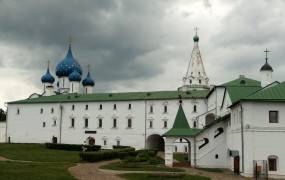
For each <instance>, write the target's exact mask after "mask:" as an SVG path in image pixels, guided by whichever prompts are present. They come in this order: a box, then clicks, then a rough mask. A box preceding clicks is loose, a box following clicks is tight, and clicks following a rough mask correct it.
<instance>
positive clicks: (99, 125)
mask: <svg viewBox="0 0 285 180" xmlns="http://www.w3.org/2000/svg"><path fill="white" fill-rule="evenodd" d="M102 124H103V122H102V119H101V118H100V119H98V127H99V128H102Z"/></svg>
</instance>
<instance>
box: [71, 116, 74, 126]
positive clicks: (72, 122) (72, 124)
mask: <svg viewBox="0 0 285 180" xmlns="http://www.w3.org/2000/svg"><path fill="white" fill-rule="evenodd" d="M70 127H72V128H74V118H72V119H71V123H70Z"/></svg>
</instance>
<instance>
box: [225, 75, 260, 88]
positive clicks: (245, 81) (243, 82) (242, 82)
mask: <svg viewBox="0 0 285 180" xmlns="http://www.w3.org/2000/svg"><path fill="white" fill-rule="evenodd" d="M219 86H226V87H228V86H239V87H244V86H247V87H250V86H258V87H261V83H260V81H257V80H254V79H249V78H246V77H245V76H244V75H240V76H239V78H237V79H235V80H232V81H229V82H226V83H224V84H221V85H219Z"/></svg>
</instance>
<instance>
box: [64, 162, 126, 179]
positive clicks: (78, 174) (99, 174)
mask: <svg viewBox="0 0 285 180" xmlns="http://www.w3.org/2000/svg"><path fill="white" fill-rule="evenodd" d="M117 161H118V160H113V161H104V162H98V163H80V164H77V166H74V167H70V168H68V171H69V172H70V174H71V175H72V176H74V177H75V178H76V179H79V180H121V179H122V178H120V177H118V176H116V174H114V173H113V172H111V171H110V172H104V171H101V170H99V167H100V166H103V165H105V164H109V163H113V162H117Z"/></svg>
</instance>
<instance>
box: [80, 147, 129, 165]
mask: <svg viewBox="0 0 285 180" xmlns="http://www.w3.org/2000/svg"><path fill="white" fill-rule="evenodd" d="M134 151H135V149H134V148H124V149H113V150H106V151H98V152H81V153H80V154H79V156H80V158H81V159H82V160H83V161H88V162H97V161H102V160H111V159H116V158H120V159H123V158H125V157H127V156H129V155H130V154H131V153H132V152H134Z"/></svg>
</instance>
